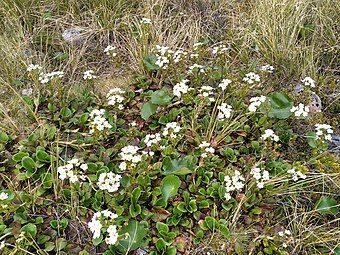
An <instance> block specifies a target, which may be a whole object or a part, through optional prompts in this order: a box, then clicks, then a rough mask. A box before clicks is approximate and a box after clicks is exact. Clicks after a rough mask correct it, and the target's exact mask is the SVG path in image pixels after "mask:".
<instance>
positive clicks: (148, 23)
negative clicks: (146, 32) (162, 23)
mask: <svg viewBox="0 0 340 255" xmlns="http://www.w3.org/2000/svg"><path fill="white" fill-rule="evenodd" d="M140 23H142V24H147V25H150V24H151V19H148V18H142V19H141V21H140Z"/></svg>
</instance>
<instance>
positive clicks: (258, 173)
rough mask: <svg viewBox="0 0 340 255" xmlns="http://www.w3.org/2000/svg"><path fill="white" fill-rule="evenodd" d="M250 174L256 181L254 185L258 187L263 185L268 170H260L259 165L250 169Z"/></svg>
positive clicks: (266, 179)
mask: <svg viewBox="0 0 340 255" xmlns="http://www.w3.org/2000/svg"><path fill="white" fill-rule="evenodd" d="M250 174H251V175H252V176H253V178H254V179H255V181H256V185H257V187H258V188H259V189H262V188H263V187H264V182H265V181H268V180H269V178H270V177H269V172H268V171H267V170H262V169H261V168H259V167H254V168H253V169H251V171H250Z"/></svg>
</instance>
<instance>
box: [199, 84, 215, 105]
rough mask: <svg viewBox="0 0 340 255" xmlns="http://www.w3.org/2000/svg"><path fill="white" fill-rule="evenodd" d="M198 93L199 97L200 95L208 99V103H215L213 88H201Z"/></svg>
mask: <svg viewBox="0 0 340 255" xmlns="http://www.w3.org/2000/svg"><path fill="white" fill-rule="evenodd" d="M199 92H200V94H199V95H202V96H204V97H206V98H208V100H209V101H210V102H215V98H214V97H213V95H214V88H213V87H211V86H202V87H201V88H200V89H199Z"/></svg>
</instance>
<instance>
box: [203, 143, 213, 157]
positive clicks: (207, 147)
mask: <svg viewBox="0 0 340 255" xmlns="http://www.w3.org/2000/svg"><path fill="white" fill-rule="evenodd" d="M199 147H200V148H201V149H204V152H203V153H202V154H201V157H202V158H205V157H207V156H208V153H209V154H214V153H215V149H214V148H213V147H211V144H210V143H208V142H206V141H203V142H202V143H201V144H200V145H199Z"/></svg>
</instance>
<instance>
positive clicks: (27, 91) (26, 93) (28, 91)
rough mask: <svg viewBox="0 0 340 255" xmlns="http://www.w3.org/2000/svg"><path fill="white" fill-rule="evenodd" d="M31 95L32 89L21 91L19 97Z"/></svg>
mask: <svg viewBox="0 0 340 255" xmlns="http://www.w3.org/2000/svg"><path fill="white" fill-rule="evenodd" d="M32 93H33V89H32V88H28V89H23V90H22V91H21V95H23V96H30V95H32Z"/></svg>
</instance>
